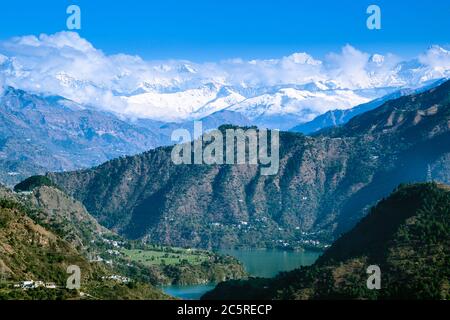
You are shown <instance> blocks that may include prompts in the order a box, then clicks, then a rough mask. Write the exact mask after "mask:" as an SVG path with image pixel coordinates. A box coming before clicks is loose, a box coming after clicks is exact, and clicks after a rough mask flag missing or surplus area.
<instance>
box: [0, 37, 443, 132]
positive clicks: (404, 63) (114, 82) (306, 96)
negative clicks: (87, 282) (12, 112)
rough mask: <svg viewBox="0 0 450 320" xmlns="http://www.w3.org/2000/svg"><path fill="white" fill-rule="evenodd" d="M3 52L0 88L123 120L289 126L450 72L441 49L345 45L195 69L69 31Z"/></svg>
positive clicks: (17, 42)
mask: <svg viewBox="0 0 450 320" xmlns="http://www.w3.org/2000/svg"><path fill="white" fill-rule="evenodd" d="M67 50H68V51H70V52H72V53H73V54H71V55H67V54H66V53H65V52H66V51H67ZM0 51H1V52H0V83H1V84H3V85H5V86H11V87H14V88H17V89H22V90H25V91H27V92H29V93H36V94H40V95H58V96H62V97H65V98H66V99H69V100H72V101H75V102H77V103H79V104H80V105H83V106H93V107H95V108H96V109H97V110H103V111H105V110H106V111H110V112H115V113H116V114H119V115H120V116H121V117H122V119H125V118H135V119H137V118H139V119H141V118H144V119H150V120H153V121H159V122H163V123H169V122H177V123H182V122H186V121H192V120H194V119H201V118H204V117H207V116H210V115H212V114H214V113H216V112H219V111H224V110H227V111H233V112H238V113H240V114H241V115H242V116H243V117H245V118H247V119H248V120H249V121H250V122H251V123H252V124H253V125H256V126H259V127H269V128H274V129H280V130H288V129H291V128H293V127H295V126H297V125H299V124H301V123H304V122H308V121H310V120H313V119H314V118H315V117H317V116H319V115H321V114H323V113H324V112H327V111H329V110H347V109H351V108H352V107H355V106H357V105H361V104H363V103H368V102H370V101H372V100H374V99H378V98H381V97H383V96H386V95H388V94H391V93H393V92H395V91H398V90H401V89H407V88H418V87H421V86H424V85H426V84H427V83H429V82H430V81H433V80H437V79H442V78H447V77H449V76H450V66H449V63H448V61H449V59H450V52H449V51H448V50H446V49H444V48H442V47H439V46H432V47H430V48H428V49H427V50H426V51H424V52H423V53H422V54H420V55H419V56H418V57H416V58H413V59H411V60H401V59H399V58H398V57H395V56H394V55H392V54H388V55H385V56H383V55H380V54H372V55H371V54H368V53H364V52H361V51H359V50H357V49H356V48H353V47H352V46H350V45H346V46H344V47H343V48H342V51H341V52H339V53H332V54H330V55H327V56H326V57H324V59H323V60H318V59H315V58H314V57H312V56H311V55H309V54H307V53H305V52H300V53H293V54H291V55H288V56H285V57H280V58H275V59H264V60H257V59H256V60H249V61H246V60H243V59H231V60H226V61H219V62H208V63H194V62H190V61H183V60H180V61H173V60H169V61H145V60H143V59H141V58H139V57H136V56H130V55H126V54H118V55H112V56H108V55H105V54H104V53H103V52H102V51H100V50H98V49H96V48H95V47H94V46H93V45H92V44H91V43H89V42H88V41H87V40H86V39H83V38H81V37H80V36H79V35H78V34H77V33H74V32H60V33H56V34H54V35H41V36H39V37H34V36H28V37H17V38H13V39H10V40H8V41H6V42H5V43H3V45H2V47H1V48H0ZM74 66H78V68H75V67H74ZM143 134H145V133H143Z"/></svg>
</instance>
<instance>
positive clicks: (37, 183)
mask: <svg viewBox="0 0 450 320" xmlns="http://www.w3.org/2000/svg"><path fill="white" fill-rule="evenodd" d="M42 186H48V187H55V188H57V186H56V185H55V184H54V183H53V182H52V181H51V180H50V179H49V178H48V177H46V176H32V177H29V178H28V179H25V180H24V181H22V182H20V183H19V184H17V185H16V186H15V187H14V191H16V192H30V191H33V189H34V188H36V187H42Z"/></svg>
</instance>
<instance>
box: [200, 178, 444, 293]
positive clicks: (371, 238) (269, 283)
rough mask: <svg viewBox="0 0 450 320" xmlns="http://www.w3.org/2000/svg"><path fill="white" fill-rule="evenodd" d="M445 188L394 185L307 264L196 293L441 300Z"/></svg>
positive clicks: (442, 290) (420, 185)
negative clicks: (371, 284) (375, 284)
mask: <svg viewBox="0 0 450 320" xmlns="http://www.w3.org/2000/svg"><path fill="white" fill-rule="evenodd" d="M449 228H450V188H449V187H448V186H445V185H436V184H431V183H430V184H418V185H409V186H405V185H403V186H401V187H400V188H398V189H397V190H396V191H395V192H394V193H393V194H392V195H390V196H389V197H388V198H387V199H384V200H382V201H380V202H379V203H378V204H377V205H376V206H375V207H374V208H372V210H371V212H370V213H369V214H368V215H367V217H365V218H364V219H362V220H361V222H359V223H358V224H357V225H356V226H355V227H354V228H353V229H352V230H351V231H350V232H348V233H347V234H345V235H343V236H342V237H341V238H339V239H338V240H337V241H336V242H335V243H334V244H333V245H332V246H331V247H330V248H329V249H328V250H327V251H326V252H325V253H324V254H323V255H322V256H321V257H320V258H319V260H318V261H317V262H316V263H315V264H314V265H313V266H309V267H302V268H300V269H297V270H294V271H291V272H285V273H280V274H279V275H278V276H276V277H275V278H273V279H250V280H247V281H230V282H224V283H221V284H219V285H218V286H217V287H216V289H214V290H213V291H211V292H209V293H207V294H206V295H205V296H204V297H203V298H202V299H205V300H208V299H217V300H227V299H237V300H252V299H254V300H258V299H259V300H261V299H269V300H273V299H277V300H278V299H281V300H294V299H298V300H308V299H311V300H314V299H370V300H374V299H419V300H423V299H424V300H429V299H435V300H448V299H449V298H450V290H449V278H450V267H449V264H448V260H449V258H450V250H449V248H450V242H449V237H448V230H449ZM369 266H377V267H378V268H379V271H380V273H379V276H380V287H379V290H376V289H375V290H369V289H368V287H367V280H368V278H369V275H370V274H372V272H373V271H371V273H370V274H368V273H367V269H368V267H369Z"/></svg>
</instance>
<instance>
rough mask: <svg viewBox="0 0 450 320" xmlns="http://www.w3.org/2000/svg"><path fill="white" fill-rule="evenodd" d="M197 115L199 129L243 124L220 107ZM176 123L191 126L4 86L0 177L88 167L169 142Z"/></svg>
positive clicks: (11, 180) (0, 99) (15, 179)
mask: <svg viewBox="0 0 450 320" xmlns="http://www.w3.org/2000/svg"><path fill="white" fill-rule="evenodd" d="M199 120H201V121H202V123H203V127H204V129H205V130H208V129H212V128H217V127H218V126H220V125H221V124H224V123H234V124H237V125H247V124H249V120H247V119H246V118H245V117H243V116H242V115H240V114H237V113H235V112H232V111H226V110H224V111H219V112H216V113H215V114H212V115H209V116H207V117H205V118H203V119H199ZM179 128H186V129H188V130H190V131H192V130H193V129H192V128H193V122H189V121H188V122H184V123H162V122H158V121H153V120H148V119H136V120H130V119H123V118H121V117H120V116H118V115H117V114H113V113H111V112H106V111H99V110H98V109H95V108H92V107H89V106H84V105H80V104H78V103H75V102H73V101H70V100H67V99H65V98H62V97H59V96H45V95H37V94H32V93H29V92H25V91H23V90H18V89H14V88H11V87H8V88H6V89H5V90H4V91H3V93H2V94H1V95H0V181H1V182H3V183H5V184H8V185H14V184H16V183H17V182H19V181H21V180H23V179H25V178H26V177H28V176H31V175H35V174H44V173H45V172H47V171H67V170H75V169H82V168H88V167H92V166H95V165H98V164H100V163H103V162H105V161H107V160H110V159H114V158H117V157H119V156H124V155H133V154H137V153H141V152H144V151H148V150H150V149H154V148H156V147H158V146H161V145H170V144H173V142H172V141H171V139H170V137H171V134H172V131H173V130H175V129H179Z"/></svg>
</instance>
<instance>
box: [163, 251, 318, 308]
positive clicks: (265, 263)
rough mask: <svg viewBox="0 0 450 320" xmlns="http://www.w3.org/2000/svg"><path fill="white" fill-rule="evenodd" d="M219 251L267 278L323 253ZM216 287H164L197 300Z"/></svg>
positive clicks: (169, 292)
mask: <svg viewBox="0 0 450 320" xmlns="http://www.w3.org/2000/svg"><path fill="white" fill-rule="evenodd" d="M219 253H221V254H228V255H230V256H233V257H235V258H237V259H238V260H239V261H241V262H242V264H243V265H244V267H245V270H246V271H247V272H248V273H249V274H250V275H251V276H254V277H266V278H270V277H273V276H275V275H277V274H278V273H279V272H281V271H290V270H293V269H295V268H298V267H300V266H309V265H311V264H313V263H314V262H315V261H316V260H317V258H318V257H319V256H320V255H321V252H319V251H312V250H305V251H285V250H276V249H274V250H264V249H230V250H221V251H219ZM214 287H215V284H213V283H211V284H201V285H189V286H165V287H162V289H163V291H164V292H165V293H167V294H168V295H171V296H173V297H177V298H180V299H185V300H197V299H199V298H200V297H201V296H202V295H203V294H204V293H206V292H208V291H210V290H212V289H213V288H214Z"/></svg>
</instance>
